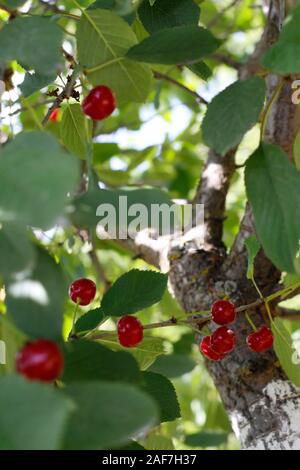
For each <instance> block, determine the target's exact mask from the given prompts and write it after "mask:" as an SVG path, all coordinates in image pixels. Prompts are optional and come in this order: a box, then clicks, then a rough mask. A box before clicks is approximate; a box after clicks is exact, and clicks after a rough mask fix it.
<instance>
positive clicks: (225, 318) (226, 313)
mask: <svg viewBox="0 0 300 470" xmlns="http://www.w3.org/2000/svg"><path fill="white" fill-rule="evenodd" d="M211 315H212V319H213V321H214V322H215V323H217V325H228V323H232V322H233V321H234V320H235V307H234V305H233V304H232V303H231V302H229V301H228V300H217V301H216V302H215V303H214V304H213V306H212V309H211Z"/></svg>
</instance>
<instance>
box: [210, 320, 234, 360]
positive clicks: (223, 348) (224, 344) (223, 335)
mask: <svg viewBox="0 0 300 470" xmlns="http://www.w3.org/2000/svg"><path fill="white" fill-rule="evenodd" d="M235 344H236V336H235V332H234V331H233V330H230V329H229V328H227V326H220V328H218V329H217V330H216V331H214V333H213V334H212V336H211V347H212V348H213V349H214V351H216V352H217V353H218V354H228V353H230V352H231V351H232V350H233V348H234V347H235Z"/></svg>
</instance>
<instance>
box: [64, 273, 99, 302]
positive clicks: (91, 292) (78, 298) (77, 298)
mask: <svg viewBox="0 0 300 470" xmlns="http://www.w3.org/2000/svg"><path fill="white" fill-rule="evenodd" d="M95 295H96V284H95V283H94V281H92V280H91V279H86V278H82V279H77V280H76V281H74V282H72V284H71V285H70V288H69V297H70V299H71V300H73V302H75V304H76V303H78V304H79V305H89V304H90V303H91V302H92V300H94V298H95Z"/></svg>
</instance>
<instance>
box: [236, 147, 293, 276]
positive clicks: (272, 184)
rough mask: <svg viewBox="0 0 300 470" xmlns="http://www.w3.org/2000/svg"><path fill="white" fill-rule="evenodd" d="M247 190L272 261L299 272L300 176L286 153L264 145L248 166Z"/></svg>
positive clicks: (263, 244) (260, 236)
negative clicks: (296, 262)
mask: <svg viewBox="0 0 300 470" xmlns="http://www.w3.org/2000/svg"><path fill="white" fill-rule="evenodd" d="M245 179H246V190H247V195H248V199H249V201H250V203H251V206H252V209H253V213H254V220H255V226H256V230H257V235H258V238H259V240H260V241H261V243H262V246H263V248H264V251H265V253H266V255H267V256H268V258H269V259H270V260H271V261H273V263H274V264H275V265H276V266H277V267H278V268H279V269H281V270H282V271H288V272H295V264H294V262H295V256H296V254H297V252H298V248H299V238H300V226H299V217H300V193H299V187H300V174H299V172H298V171H297V170H296V168H295V167H294V166H293V165H292V164H291V163H290V162H289V160H288V158H287V156H286V155H285V154H284V152H283V151H282V150H281V149H280V148H279V147H276V146H274V145H268V144H263V145H261V146H260V147H259V148H258V150H256V152H254V154H253V155H252V156H251V157H250V158H249V160H248V161H247V164H246V173H245Z"/></svg>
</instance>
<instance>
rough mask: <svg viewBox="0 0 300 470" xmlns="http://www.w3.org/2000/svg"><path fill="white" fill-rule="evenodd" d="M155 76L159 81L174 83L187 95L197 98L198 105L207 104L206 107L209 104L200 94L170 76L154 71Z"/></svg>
mask: <svg viewBox="0 0 300 470" xmlns="http://www.w3.org/2000/svg"><path fill="white" fill-rule="evenodd" d="M153 75H154V78H156V79H157V80H165V81H166V82H169V83H172V84H173V85H176V86H177V87H179V88H181V89H182V90H184V91H186V92H187V93H189V94H190V95H192V96H193V97H194V98H196V101H197V102H198V103H202V104H206V105H207V104H208V102H207V101H206V99H205V98H203V97H202V96H200V95H199V93H197V92H196V91H194V90H191V89H190V88H188V87H187V86H185V85H183V83H180V82H178V81H177V80H175V78H172V77H170V76H169V75H165V74H164V73H161V72H157V71H156V70H153Z"/></svg>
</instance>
